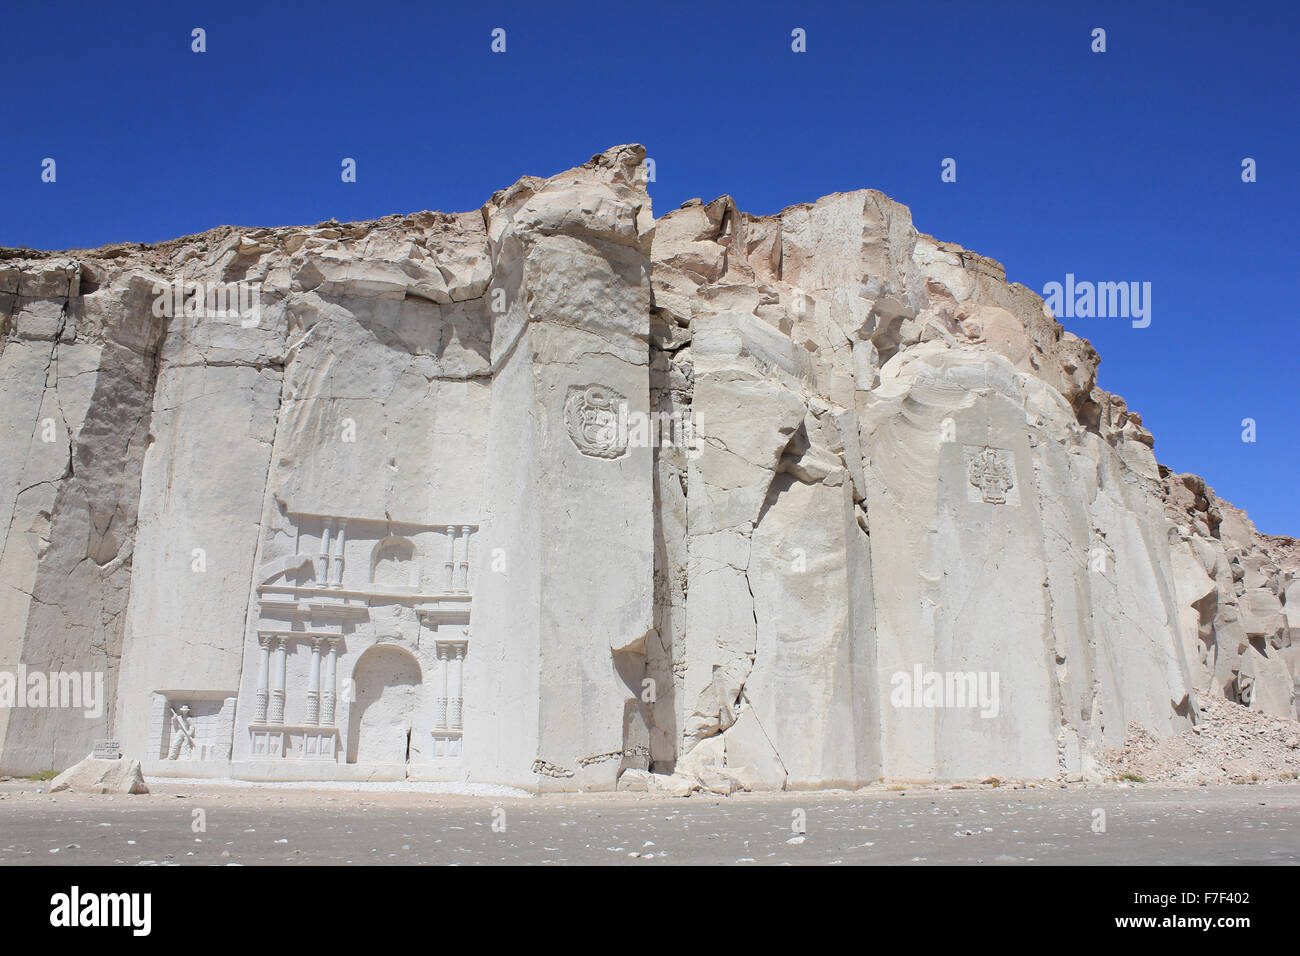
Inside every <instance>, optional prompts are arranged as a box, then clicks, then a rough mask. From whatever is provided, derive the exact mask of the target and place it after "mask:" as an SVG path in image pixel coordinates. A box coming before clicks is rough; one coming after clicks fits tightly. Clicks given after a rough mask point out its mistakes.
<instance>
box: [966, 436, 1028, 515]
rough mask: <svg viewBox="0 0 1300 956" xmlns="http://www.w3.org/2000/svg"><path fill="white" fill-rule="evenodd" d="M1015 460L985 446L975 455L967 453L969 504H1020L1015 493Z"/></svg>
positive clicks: (1007, 453) (1016, 490)
mask: <svg viewBox="0 0 1300 956" xmlns="http://www.w3.org/2000/svg"><path fill="white" fill-rule="evenodd" d="M1015 470H1016V469H1015V459H1014V458H1013V457H1012V454H1011V452H1009V451H1004V450H1002V449H1000V448H990V447H988V446H984V447H982V448H980V449H979V450H977V451H975V452H974V453H973V454H972V453H971V452H970V451H969V450H968V452H967V462H966V477H967V480H968V481H969V482H970V492H969V495H968V497H969V500H971V501H983V502H985V503H986V504H991V505H1004V504H1012V505H1018V504H1020V493H1019V490H1018V489H1016V481H1015V477H1014V476H1015Z"/></svg>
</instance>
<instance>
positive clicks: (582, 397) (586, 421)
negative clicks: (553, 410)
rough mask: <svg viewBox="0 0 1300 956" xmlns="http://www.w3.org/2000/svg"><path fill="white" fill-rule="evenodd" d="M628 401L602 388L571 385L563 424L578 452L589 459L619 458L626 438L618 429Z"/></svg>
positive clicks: (599, 386) (604, 387) (625, 450)
mask: <svg viewBox="0 0 1300 956" xmlns="http://www.w3.org/2000/svg"><path fill="white" fill-rule="evenodd" d="M626 402H627V399H626V398H625V397H624V396H623V395H620V394H619V393H618V392H616V391H614V390H613V389H612V388H609V387H608V386H605V385H572V386H570V387H569V395H568V397H567V398H566V399H565V401H564V423H565V426H566V427H567V428H568V430H569V437H570V438H572V439H573V443H574V444H575V445H577V446H578V451H580V452H582V453H583V454H584V455H587V456H589V457H591V458H608V459H613V458H621V457H622V456H623V455H624V454H626V452H627V435H626V434H625V433H621V432H620V429H619V427H618V412H619V407H620V406H622V405H625V404H626Z"/></svg>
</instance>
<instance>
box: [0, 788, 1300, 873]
mask: <svg viewBox="0 0 1300 956" xmlns="http://www.w3.org/2000/svg"><path fill="white" fill-rule="evenodd" d="M151 785H152V786H153V792H152V793H150V794H147V795H140V796H90V795H81V794H69V793H61V794H45V793H43V792H40V790H39V789H38V788H40V787H41V786H43V785H41V784H37V783H31V782H25V781H10V782H8V783H3V784H0V865H15V864H16V865H72V866H78V865H123V866H151V865H162V866H168V865H230V864H236V865H239V864H244V865H257V864H281V865H301V864H324V865H348V864H353V865H357V864H404V865H410V864H434V865H443V864H452V865H485V864H584V865H624V866H660V865H674V864H678V865H681V864H686V865H762V864H842V865H852V864H895V865H896V864H962V865H964V864H985V865H1001V864H1105V865H1133V864H1157V865H1188V864H1221V865H1231V864H1295V863H1297V862H1300V828H1298V827H1297V824H1298V823H1300V783H1294V782H1291V783H1269V784H1241V785H1225V786H1194V787H1186V786H1173V785H1165V784H1131V783H1120V784H1115V783H1111V784H1105V785H1096V786H1070V787H1059V786H1044V787H1025V788H1023V789H1009V788H1008V787H1006V786H999V787H994V786H986V787H978V788H970V789H940V788H937V787H918V788H908V789H903V790H883V789H873V790H859V791H854V792H844V791H828V792H815V793H813V792H809V793H778V794H737V795H735V796H732V797H730V798H721V797H712V796H700V795H696V796H693V797H690V798H678V799H673V798H664V797H649V796H644V795H632V794H592V795H582V794H579V795H563V796H560V795H555V796H544V797H529V798H519V797H506V798H500V799H494V798H491V797H470V796H461V795H452V794H430V793H419V792H393V791H377V792H370V793H361V794H359V793H348V792H344V791H334V792H327V791H321V790H279V789H277V790H247V789H238V790H237V789H230V788H226V787H223V786H213V785H207V786H200V785H191V784H178V783H176V782H167V781H151Z"/></svg>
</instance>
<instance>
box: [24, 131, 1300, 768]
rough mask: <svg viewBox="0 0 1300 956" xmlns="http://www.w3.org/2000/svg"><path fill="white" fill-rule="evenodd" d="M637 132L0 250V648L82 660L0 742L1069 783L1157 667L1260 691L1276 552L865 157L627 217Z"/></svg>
mask: <svg viewBox="0 0 1300 956" xmlns="http://www.w3.org/2000/svg"><path fill="white" fill-rule="evenodd" d="M643 159H644V152H643V150H642V149H641V148H640V147H637V146H624V147H616V148H614V149H611V150H609V151H608V152H606V153H603V154H601V155H599V156H597V157H594V158H593V159H592V161H591V162H589V163H587V164H585V165H584V166H581V167H578V168H576V169H573V170H569V171H567V172H565V173H561V174H559V175H557V176H553V177H550V178H548V179H542V178H535V177H526V178H524V179H522V180H520V181H519V182H518V183H516V184H515V185H514V186H512V187H510V188H509V189H507V190H503V191H502V192H499V193H497V194H496V195H494V196H493V197H492V199H491V200H490V201H489V202H488V203H487V205H485V206H484V207H483V209H481V210H478V211H476V212H472V213H464V214H459V215H446V214H441V213H428V212H425V213H417V214H413V215H410V216H391V217H388V218H385V219H381V220H377V221H374V222H367V223H347V224H344V223H337V222H327V223H321V224H319V225H317V226H315V227H286V228H275V229H246V228H232V227H222V228H220V229H215V230H212V231H211V232H208V233H204V234H202V235H199V236H193V237H187V238H184V239H178V240H174V241H172V242H168V243H162V244H159V245H152V246H140V245H121V246H114V247H106V248H103V249H97V250H90V251H84V252H68V253H56V254H46V253H33V252H31V251H29V250H0V320H2V321H3V331H4V337H3V351H2V352H0V389H3V391H4V396H3V397H4V407H5V410H6V416H5V420H4V430H3V433H2V434H0V440H3V442H4V448H5V454H4V455H3V456H0V495H3V501H4V505H5V509H6V512H7V514H8V516H9V519H8V521H7V522H5V523H4V524H3V530H0V534H3V538H2V539H0V549H2V550H0V609H2V610H3V612H4V613H3V619H4V620H5V621H6V622H8V623H9V625H10V626H9V627H7V628H6V629H5V631H4V632H3V634H0V667H3V668H7V669H9V670H11V671H13V670H16V669H17V668H18V667H19V665H22V666H23V667H25V668H26V669H27V670H29V671H32V672H37V671H39V672H41V673H46V674H58V673H64V672H72V671H76V672H83V673H87V674H93V673H103V674H104V675H105V681H104V686H105V695H106V697H107V701H106V705H105V706H104V707H102V708H101V713H100V714H99V715H91V711H92V710H93V708H89V709H88V708H73V707H53V706H40V707H5V708H0V769H4V770H7V771H13V772H32V771H36V770H41V769H45V768H47V767H60V766H66V765H67V764H69V763H70V762H72V761H74V760H75V759H76V758H77V757H78V756H79V755H80V754H83V753H85V751H86V750H87V749H88V747H89V745H90V744H91V743H92V742H93V740H95V739H96V738H99V737H103V736H105V735H106V734H109V733H111V734H113V735H115V736H117V737H118V738H120V740H121V741H122V744H123V747H124V749H125V750H126V751H127V753H128V755H129V756H132V757H134V758H136V759H139V760H142V761H143V762H144V765H145V770H146V772H147V773H150V774H153V773H174V774H179V775H182V776H193V775H197V774H210V775H213V776H226V775H234V776H236V777H244V778H247V779H393V778H401V777H406V776H410V777H414V778H420V779H434V780H458V781H459V780H466V781H476V782H484V783H501V784H509V785H514V786H521V787H526V788H529V789H613V788H614V787H615V786H616V785H618V782H619V780H620V778H622V779H623V781H624V782H623V784H622V785H623V787H624V788H635V789H646V790H651V791H656V792H668V793H686V792H690V791H691V790H694V789H698V788H704V789H707V790H711V791H713V792H718V793H724V792H732V791H733V790H737V789H745V790H755V789H767V788H770V789H780V788H805V787H829V786H856V785H861V784H864V783H868V782H872V781H876V780H879V779H881V778H885V779H898V780H948V779H983V778H986V777H992V776H997V777H1001V778H1014V779H1027V778H1062V779H1077V778H1082V777H1087V776H1096V775H1098V774H1101V773H1104V772H1106V765H1105V764H1104V762H1103V760H1102V755H1103V754H1104V753H1105V752H1106V751H1108V750H1113V749H1114V748H1116V747H1118V746H1120V745H1121V744H1122V742H1123V741H1124V739H1125V734H1126V733H1127V732H1128V730H1129V728H1130V727H1132V726H1137V727H1140V728H1142V729H1143V732H1145V733H1149V734H1151V735H1152V736H1153V737H1155V738H1161V737H1165V736H1169V735H1171V734H1175V733H1178V732H1182V731H1186V730H1188V729H1190V728H1191V727H1192V726H1193V724H1194V723H1195V722H1196V720H1197V719H1198V714H1199V713H1200V711H1199V710H1198V706H1197V702H1198V697H1202V696H1205V695H1218V696H1221V697H1225V698H1227V699H1230V700H1233V701H1236V702H1239V703H1241V704H1243V705H1246V706H1248V707H1250V708H1251V709H1254V710H1258V711H1261V712H1263V713H1266V714H1270V715H1274V716H1277V717H1282V718H1288V719H1290V718H1294V717H1295V716H1296V711H1295V697H1294V684H1295V674H1296V669H1297V666H1300V661H1298V660H1297V658H1296V656H1295V654H1294V652H1293V651H1294V645H1293V643H1292V641H1293V638H1295V637H1296V636H1297V628H1300V616H1298V615H1300V571H1298V568H1300V547H1298V546H1297V544H1296V542H1295V541H1294V540H1293V539H1290V538H1278V537H1270V536H1266V535H1261V534H1259V533H1258V532H1257V531H1256V530H1255V528H1254V527H1253V525H1251V524H1250V522H1249V520H1248V519H1247V518H1246V517H1245V515H1244V514H1242V513H1241V512H1239V511H1237V510H1236V509H1234V508H1232V506H1230V505H1228V504H1226V503H1225V502H1221V501H1220V500H1218V499H1217V497H1216V496H1215V495H1214V493H1213V491H1212V490H1210V489H1209V488H1208V487H1206V485H1205V483H1204V482H1203V481H1201V480H1200V479H1198V478H1196V477H1195V476H1191V475H1174V474H1171V473H1169V472H1168V471H1167V470H1166V469H1163V468H1162V467H1161V466H1159V465H1158V464H1157V463H1156V459H1155V456H1154V451H1153V448H1154V440H1153V437H1152V435H1151V433H1150V432H1149V431H1147V430H1146V429H1145V428H1144V427H1143V425H1142V420H1141V418H1140V416H1139V415H1138V414H1137V413H1135V412H1132V411H1130V410H1129V409H1128V408H1127V406H1126V405H1125V403H1124V401H1123V400H1122V399H1120V398H1118V397H1117V396H1114V395H1111V394H1109V393H1107V392H1105V391H1103V390H1101V389H1100V388H1099V387H1097V384H1096V377H1097V366H1098V361H1099V359H1098V356H1097V354H1096V352H1095V351H1094V350H1093V349H1092V347H1091V346H1090V345H1089V344H1088V343H1087V342H1086V341H1085V340H1082V339H1080V338H1078V337H1076V336H1074V335H1072V334H1070V333H1069V332H1066V331H1065V330H1064V329H1063V328H1062V326H1061V325H1060V324H1059V323H1058V322H1057V321H1056V320H1055V319H1054V318H1053V316H1052V315H1051V314H1050V312H1049V311H1048V310H1047V309H1046V308H1045V306H1044V304H1043V302H1042V300H1041V299H1040V298H1039V297H1038V296H1037V295H1035V294H1034V293H1033V292H1031V291H1030V290H1028V289H1026V288H1025V287H1023V286H1020V285H1012V284H1008V283H1007V282H1006V279H1005V274H1004V271H1003V269H1002V266H1001V265H999V264H998V263H996V262H994V261H992V260H990V259H987V258H985V257H982V256H979V255H976V254H974V253H971V252H969V251H967V250H965V249H962V248H961V247H959V246H955V245H952V244H948V243H943V242H939V241H937V240H935V239H932V238H931V237H929V236H926V235H924V234H921V233H919V232H918V231H917V230H916V229H915V228H914V226H913V224H912V221H911V216H910V213H909V212H908V210H907V209H906V207H904V206H902V205H899V204H898V203H895V202H893V201H892V200H890V199H888V198H887V197H885V196H883V195H882V194H880V193H878V192H875V191H871V190H864V191H858V192H852V193H840V194H835V195H832V196H828V197H825V198H823V199H820V200H818V201H817V202H815V203H812V204H806V205H801V206H795V207H791V208H789V209H786V210H783V211H782V212H781V213H780V214H778V215H773V216H751V215H748V214H746V213H743V212H742V211H740V210H739V209H737V208H736V206H735V204H734V203H733V202H732V200H731V199H730V198H729V197H726V196H724V197H721V198H719V199H716V200H714V201H713V202H710V203H707V204H705V203H703V202H701V201H698V200H695V201H692V202H689V203H686V204H685V205H684V206H683V207H682V208H680V209H677V210H673V211H672V212H669V213H668V214H666V215H664V216H662V217H661V218H659V219H658V220H656V219H654V218H653V215H652V213H651V204H650V199H649V196H648V195H647V193H646V190H645V184H644V168H643V165H642V163H643ZM177 290H179V291H177ZM214 292H215V293H216V294H217V299H215V300H214V299H213V298H212V296H213V293H214ZM244 293H247V294H248V296H246V298H245V299H240V298H239V296H240V295H241V294H244ZM223 294H224V295H226V298H227V300H230V299H231V297H232V296H233V301H234V302H235V304H236V307H235V308H233V309H232V308H229V307H227V306H228V305H229V301H226V303H225V305H224V306H223V304H222V301H221V299H220V297H221V295H223ZM249 297H251V298H249ZM251 303H255V307H253V308H249V307H248V306H249V305H250V304H251Z"/></svg>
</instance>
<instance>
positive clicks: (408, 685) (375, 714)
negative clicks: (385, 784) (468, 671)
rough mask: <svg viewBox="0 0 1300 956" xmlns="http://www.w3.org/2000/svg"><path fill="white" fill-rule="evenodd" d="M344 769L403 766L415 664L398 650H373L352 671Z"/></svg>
mask: <svg viewBox="0 0 1300 956" xmlns="http://www.w3.org/2000/svg"><path fill="white" fill-rule="evenodd" d="M352 679H353V681H354V686H355V687H356V700H354V701H353V702H352V708H351V713H350V714H349V718H348V750H347V760H348V763H406V762H407V760H408V759H409V754H410V735H411V727H412V724H413V722H414V718H415V711H416V707H417V705H418V703H419V697H420V685H421V681H422V678H421V675H420V664H419V662H418V661H416V659H415V658H414V657H413V656H412V655H411V654H410V653H409V652H408V651H406V650H404V649H403V648H400V647H397V646H395V645H392V644H377V645H376V646H374V647H372V648H370V649H369V650H367V651H366V652H365V653H364V654H362V655H361V657H360V659H359V660H358V661H357V666H356V667H355V668H354V669H353V672H352Z"/></svg>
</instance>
